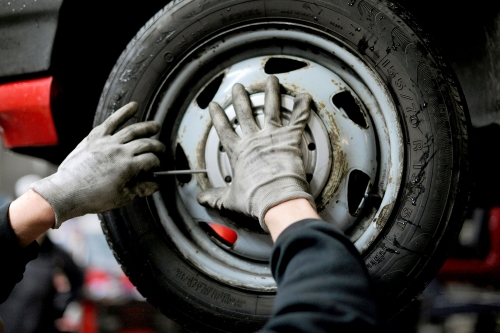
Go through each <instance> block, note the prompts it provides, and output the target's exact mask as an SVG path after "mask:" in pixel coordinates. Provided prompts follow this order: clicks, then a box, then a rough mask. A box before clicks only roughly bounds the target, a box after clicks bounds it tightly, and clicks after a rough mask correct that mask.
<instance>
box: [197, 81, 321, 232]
mask: <svg viewBox="0 0 500 333" xmlns="http://www.w3.org/2000/svg"><path fill="white" fill-rule="evenodd" d="M232 94H233V105H234V109H235V111H236V117H237V118H238V121H239V123H240V126H241V130H242V133H243V137H242V138H240V137H239V136H238V135H237V134H236V133H235V132H234V130H233V128H232V127H231V125H230V123H229V120H228V118H227V116H226V114H225V112H224V110H222V108H221V107H220V105H219V104H217V103H215V102H212V103H210V105H209V111H210V116H211V117H212V122H213V125H214V127H215V129H216V131H217V134H218V135H219V138H220V140H221V144H222V146H223V147H224V149H225V151H226V153H227V155H228V157H229V161H230V163H231V167H232V168H233V180H232V183H231V185H229V186H226V187H219V188H212V189H208V190H205V191H203V192H201V193H200V194H199V195H198V197H197V200H198V202H199V203H200V204H202V205H206V206H210V207H213V208H218V209H221V208H226V209H230V210H234V211H236V212H239V213H243V214H246V215H249V216H252V217H254V218H256V219H258V220H259V222H260V225H261V227H262V228H263V229H264V230H265V231H268V229H267V227H266V225H265V223H264V216H265V214H266V212H267V211H268V210H269V209H271V208H272V207H274V206H275V205H277V204H280V203H282V202H285V201H288V200H291V199H298V198H305V199H307V200H309V202H310V203H311V205H312V206H313V207H316V206H315V204H314V198H313V197H312V196H311V194H310V193H309V184H308V182H307V180H306V174H305V170H304V164H303V162H302V152H301V150H300V148H299V146H300V141H301V137H302V133H303V131H304V128H305V126H306V123H307V120H308V118H309V114H310V112H311V109H310V103H311V96H309V95H308V94H300V95H298V96H297V97H296V98H295V102H294V107H293V113H292V117H291V119H290V123H289V124H288V125H287V126H283V125H282V123H281V117H280V113H281V110H280V106H281V95H280V87H279V81H278V78H277V77H275V76H270V77H268V79H267V82H266V95H265V105H264V117H265V121H264V126H263V127H264V128H262V129H260V128H259V127H258V125H257V123H256V122H255V118H254V116H253V112H252V107H251V105H250V99H249V97H248V94H247V92H246V91H245V88H244V87H243V86H242V85H241V84H235V85H234V86H233V91H232Z"/></svg>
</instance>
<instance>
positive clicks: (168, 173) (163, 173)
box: [153, 170, 207, 177]
mask: <svg viewBox="0 0 500 333" xmlns="http://www.w3.org/2000/svg"><path fill="white" fill-rule="evenodd" d="M193 173H207V170H169V171H157V172H153V175H154V176H155V177H156V176H171V175H172V176H175V175H190V174H193Z"/></svg>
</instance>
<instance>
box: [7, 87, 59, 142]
mask: <svg viewBox="0 0 500 333" xmlns="http://www.w3.org/2000/svg"><path fill="white" fill-rule="evenodd" d="M52 84H53V79H52V77H45V78H39V79H32V80H25V81H18V82H13V83H4V84H0V101H2V102H1V103H0V134H1V135H2V139H3V144H4V146H5V147H6V148H17V147H28V146H47V145H55V144H57V143H58V139H57V132H56V128H55V125H54V120H53V118H52V110H51V107H50V105H51V103H50V102H51V91H52Z"/></svg>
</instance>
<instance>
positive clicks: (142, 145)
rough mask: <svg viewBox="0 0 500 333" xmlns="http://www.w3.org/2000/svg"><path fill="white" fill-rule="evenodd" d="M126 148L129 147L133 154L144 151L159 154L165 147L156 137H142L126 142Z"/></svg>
mask: <svg viewBox="0 0 500 333" xmlns="http://www.w3.org/2000/svg"><path fill="white" fill-rule="evenodd" d="M127 149H129V151H131V152H132V154H133V155H140V154H144V153H155V154H160V153H163V152H165V150H166V147H165V145H164V144H163V143H162V142H160V141H158V140H156V139H151V138H142V139H136V140H134V141H131V142H129V143H127Z"/></svg>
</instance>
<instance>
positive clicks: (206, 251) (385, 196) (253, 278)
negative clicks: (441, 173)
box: [150, 25, 404, 292]
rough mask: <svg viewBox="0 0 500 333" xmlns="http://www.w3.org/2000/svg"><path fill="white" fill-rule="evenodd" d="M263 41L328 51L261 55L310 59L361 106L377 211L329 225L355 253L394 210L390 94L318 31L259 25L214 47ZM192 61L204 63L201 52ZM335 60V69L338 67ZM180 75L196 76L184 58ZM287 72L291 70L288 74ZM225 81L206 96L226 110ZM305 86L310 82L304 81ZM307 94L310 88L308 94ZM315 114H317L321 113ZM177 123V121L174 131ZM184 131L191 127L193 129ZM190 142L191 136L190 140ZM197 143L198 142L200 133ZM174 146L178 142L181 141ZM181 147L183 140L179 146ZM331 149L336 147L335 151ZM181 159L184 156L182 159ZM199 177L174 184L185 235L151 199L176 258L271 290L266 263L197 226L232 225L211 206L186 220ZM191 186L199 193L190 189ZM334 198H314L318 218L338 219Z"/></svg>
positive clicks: (394, 126)
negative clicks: (314, 56)
mask: <svg viewBox="0 0 500 333" xmlns="http://www.w3.org/2000/svg"><path fill="white" fill-rule="evenodd" d="M287 27H290V25H287ZM296 27H297V26H296V25H295V26H293V28H296ZM271 36H272V37H271ZM217 38H219V39H220V38H221V36H216V37H214V38H213V39H212V41H214V40H217ZM269 38H278V39H280V40H285V41H289V42H294V41H304V40H307V42H308V43H310V44H311V45H315V46H316V47H321V48H323V49H327V50H328V51H329V52H330V53H331V54H333V55H334V56H333V57H335V61H332V63H331V64H319V63H316V62H315V61H313V60H310V59H306V58H303V57H297V56H294V55H283V54H278V55H268V57H285V58H289V59H294V60H298V61H304V62H307V63H309V64H312V67H316V68H322V70H326V71H330V72H331V73H333V74H334V75H335V76H336V77H338V78H339V82H340V83H341V84H344V85H346V86H348V87H349V89H350V92H351V93H352V94H353V95H354V96H355V97H356V99H357V100H358V101H359V102H360V104H361V105H362V107H363V108H364V111H365V112H366V114H367V115H368V128H370V130H371V131H372V134H371V136H372V137H374V138H375V140H376V143H375V144H372V145H371V146H369V147H370V149H371V150H372V151H375V154H376V158H377V159H378V160H379V163H378V164H377V167H376V171H375V173H376V175H375V176H373V177H374V181H376V182H377V184H373V185H374V186H375V187H376V188H377V189H378V191H379V194H382V195H381V203H380V206H379V209H377V210H376V211H375V212H371V213H370V214H367V215H366V216H365V217H363V218H359V217H356V218H355V219H354V221H355V223H356V225H354V226H353V225H352V223H347V224H345V223H344V224H342V223H336V225H337V226H338V227H340V228H341V229H342V230H343V231H347V235H348V237H350V239H351V240H352V241H353V242H354V244H355V246H356V247H357V248H358V250H359V251H360V252H363V251H365V250H366V249H367V248H368V247H369V246H370V245H371V244H372V243H373V241H374V240H375V239H376V238H377V236H378V235H379V233H380V231H381V229H382V228H383V226H384V224H385V222H386V221H387V219H388V217H389V215H390V213H391V212H392V209H393V207H394V204H395V201H396V198H397V194H398V192H399V188H400V184H401V178H402V167H401V166H402V164H403V163H402V159H403V156H404V153H403V145H402V131H401V128H400V125H399V122H398V115H397V111H396V106H395V105H394V103H393V102H392V99H391V98H390V93H389V92H388V91H387V89H386V88H385V84H383V83H382V82H381V80H380V79H379V76H378V74H377V73H376V72H375V71H374V70H373V69H372V68H371V67H370V66H368V65H367V64H366V63H365V62H364V61H363V60H362V59H361V58H360V57H359V55H356V54H355V53H353V52H351V51H350V50H349V49H347V48H345V46H343V45H342V44H341V43H340V42H339V41H338V40H330V39H327V38H324V37H323V36H321V34H320V33H319V32H318V33H317V34H310V33H305V32H303V31H297V30H294V29H289V30H276V29H266V28H262V29H261V30H256V31H253V32H249V33H243V34H237V33H236V34H234V35H233V36H232V37H231V38H228V37H227V36H224V42H223V43H221V45H220V46H219V47H220V48H221V49H224V48H225V49H230V48H235V47H236V46H241V45H243V44H244V43H245V41H246V40H260V39H262V40H265V39H269ZM207 43H208V42H207ZM200 47H201V46H200ZM204 55H205V58H206V59H205V61H208V60H209V59H210V58H211V57H215V55H210V54H209V53H205V54H204ZM264 57H265V56H261V57H260V58H258V57H256V58H255V57H254V58H253V59H252V58H251V59H246V60H243V61H241V62H239V63H236V64H235V66H236V67H237V66H238V65H242V63H243V62H245V61H250V62H252V61H253V63H258V62H259V59H260V60H262V59H263V58H264ZM198 60H199V61H204V59H203V56H202V57H200V58H199V59H198ZM179 63H182V62H179ZM339 64H340V65H341V66H339ZM324 65H326V66H324ZM327 66H328V67H327ZM342 67H345V68H347V69H345V68H344V69H343V68H342ZM182 73H184V74H183V75H185V76H188V75H194V73H196V69H195V66H194V65H193V64H192V63H191V64H185V65H184V70H183V71H182ZM190 73H192V74H190ZM218 73H220V72H218ZM291 73H293V71H292V72H291ZM227 74H231V71H229V72H228V73H226V75H227ZM294 74H296V73H294ZM302 74H303V73H302ZM277 76H278V77H279V78H280V82H281V83H282V84H284V85H285V86H286V85H287V84H288V83H289V82H288V83H287V79H286V76H287V75H284V74H281V75H280V74H278V75H277ZM280 76H281V77H280ZM331 76H332V75H330V74H329V77H331ZM213 78H214V77H211V78H209V79H208V80H207V82H206V83H207V84H208V83H209V82H210V81H211V80H212V79H213ZM361 78H362V79H361ZM175 80H176V81H180V82H182V81H183V80H184V81H186V80H185V79H183V77H182V75H177V77H176V79H175ZM238 80H240V81H238V82H241V81H245V80H246V79H245V77H239V78H238ZM233 83H236V82H226V83H225V84H222V85H221V88H219V91H218V93H217V94H216V95H215V96H214V100H215V101H217V102H219V103H220V104H221V105H222V106H223V108H225V109H226V110H228V109H230V108H231V105H230V93H229V94H228V92H227V89H226V88H228V87H230V86H232V84H233ZM241 83H243V84H244V85H245V86H246V87H247V85H246V84H245V83H246V82H241ZM179 86H182V84H179ZM305 86H310V85H307V84H306V85H305ZM301 89H302V90H303V92H306V91H305V89H304V88H303V87H300V86H299V89H296V90H295V91H293V92H290V93H291V94H293V93H298V92H301ZM249 90H251V92H252V93H253V94H252V95H251V96H253V97H254V98H255V96H257V95H258V94H259V93H261V92H259V89H257V88H255V89H254V91H252V89H249ZM261 90H262V89H261ZM229 91H230V90H229ZM307 92H309V93H311V92H310V91H307ZM176 93H177V92H176V91H175V89H174V90H169V91H167V92H166V94H165V95H164V96H163V98H162V99H161V103H159V106H158V108H157V109H156V110H151V111H150V112H151V113H152V114H154V120H157V121H159V122H161V123H163V121H164V119H165V113H166V112H167V111H168V110H169V100H171V98H173V96H175V94H176ZM312 95H313V99H314V98H315V96H314V93H312ZM228 96H229V97H228ZM282 98H283V100H288V101H289V99H290V98H291V97H290V96H288V95H287V94H284V95H283V96H282ZM314 101H315V103H316V104H318V102H317V98H316V99H314ZM329 107H331V106H329ZM316 109H317V111H318V113H320V117H321V109H324V108H322V107H321V106H318V105H316ZM229 112H230V110H229ZM204 114H205V117H203V118H202V119H201V120H200V124H201V125H200V128H201V127H203V126H205V127H206V123H207V121H208V122H209V120H207V118H206V116H207V115H208V112H204ZM257 114H258V112H257ZM186 115H189V110H188V111H187V113H184V115H183V117H186ZM208 118H209V116H208ZM230 118H231V114H230ZM322 119H323V120H324V119H325V115H324V114H323V118H322ZM181 123H182V121H181ZM334 123H336V122H334ZM181 126H182V125H180V126H179V129H180V127H181ZM190 129H192V130H195V129H196V126H194V127H193V128H190ZM329 130H331V129H329ZM327 131H328V130H327ZM200 132H202V133H203V135H202V137H203V140H205V139H206V137H207V136H209V133H210V130H209V131H208V133H205V132H207V131H204V130H201V131H200ZM212 132H213V130H212ZM358 133H359V132H358ZM328 134H329V135H330V137H331V136H332V135H331V134H332V133H328ZM194 140H195V141H196V139H194ZM200 140H202V139H201V138H200ZM198 142H199V141H198ZM176 143H178V142H176ZM181 143H182V144H184V142H183V141H182V140H181ZM330 144H331V146H335V149H333V150H332V147H330V153H331V154H333V155H335V154H340V153H339V151H341V153H346V154H347V156H349V155H350V154H351V152H350V151H345V146H344V147H341V145H339V144H338V143H336V142H335V143H332V142H330ZM186 146H189V145H188V144H186ZM195 146H196V145H195ZM339 146H340V147H341V148H340V149H339ZM183 148H184V149H185V150H190V149H191V150H192V149H193V148H189V147H183ZM194 149H196V148H194ZM186 155H189V156H192V154H190V153H187V154H186ZM188 159H190V158H189V157H188ZM205 159H207V158H206V157H205ZM336 160H337V161H338V160H339V157H338V155H337V156H333V163H334V166H333V167H332V171H331V173H330V174H329V177H330V180H331V179H333V178H335V177H337V178H338V176H339V175H340V173H341V172H345V171H346V170H342V169H339V168H338V167H337V168H336V167H335V161H336ZM204 162H205V161H203V162H200V161H198V160H191V159H190V160H189V164H190V167H191V168H192V169H197V168H201V167H205V166H206V165H205V163H204ZM370 176H372V175H370ZM202 177H204V176H202V175H200V176H194V177H193V179H192V181H191V182H190V183H189V184H184V185H182V189H181V190H179V189H177V194H178V195H177V196H176V198H175V200H176V206H177V208H178V209H179V213H180V215H181V216H182V217H183V220H184V221H182V223H184V224H185V226H186V229H187V230H188V235H187V236H186V234H185V233H183V232H182V231H181V230H180V229H179V227H178V225H177V222H176V221H174V220H173V219H172V218H171V217H170V215H169V213H168V209H167V208H166V206H165V204H164V201H163V196H162V194H161V193H156V194H155V195H154V196H153V202H154V205H155V207H156V209H157V212H158V216H159V219H160V223H161V224H162V226H163V227H164V228H165V230H166V232H167V235H168V237H169V239H170V240H171V241H172V242H173V243H174V244H175V246H176V247H177V248H178V249H179V251H180V252H181V253H182V255H183V256H184V257H185V258H186V259H187V260H188V261H189V262H190V263H191V264H193V265H194V266H195V267H197V268H198V269H200V270H201V271H202V272H204V273H206V274H207V275H209V276H211V277H213V278H214V279H216V280H218V281H220V282H223V283H225V284H228V285H231V286H234V287H238V288H242V289H247V290H254V291H262V292H272V291H275V288H276V285H275V282H274V280H273V279H272V277H271V273H270V270H269V268H268V263H267V262H264V261H262V262H260V261H255V260H249V259H248V258H243V257H241V256H240V255H239V254H235V253H234V252H231V249H228V248H225V247H223V246H221V244H219V243H217V242H214V241H213V239H211V238H210V237H208V236H207V234H206V232H205V231H204V230H202V229H201V228H200V227H199V222H200V221H203V220H204V221H207V220H208V221H214V222H217V223H220V224H222V225H226V226H229V227H231V228H234V227H235V225H234V224H231V223H229V224H228V222H227V220H225V219H224V218H220V216H219V215H218V214H217V212H215V211H212V210H208V211H206V216H194V218H193V216H192V215H193V207H194V206H195V205H198V204H197V203H196V198H195V195H194V194H195V193H197V192H199V190H201V189H202V188H206V184H207V182H206V180H203V179H202ZM313 178H314V177H313ZM342 179H343V180H344V181H345V182H346V181H347V177H344V178H342ZM389 180H390V181H389ZM215 183H217V182H215ZM218 185H220V184H218ZM218 185H217V186H218ZM190 186H192V188H189V187H190ZM327 186H330V187H331V188H342V187H345V186H346V184H343V183H342V182H339V183H338V184H330V183H328V184H327ZM196 187H197V188H198V189H199V190H196ZM190 191H192V192H190ZM335 193H337V194H339V193H340V194H339V195H340V196H342V195H344V194H345V191H344V192H342V191H340V192H338V191H337V192H335ZM342 193H344V194H342ZM344 196H345V195H344ZM334 199H336V198H335V197H330V198H328V200H327V201H328V202H320V205H319V206H320V209H323V210H322V212H321V216H322V217H323V218H324V219H325V220H328V221H330V222H331V221H332V220H334V219H336V216H338V214H336V215H335V214H331V210H330V208H331V207H332V206H333V205H334V201H336V200H334ZM186 203H187V204H186ZM335 204H336V205H335V206H338V203H335ZM198 206H199V205H198ZM200 207H201V206H200ZM199 209H204V208H199ZM195 215H196V214H195ZM255 223H257V222H255ZM237 231H238V233H242V234H243V233H244V232H245V231H246V230H238V229H237ZM245 237H246V236H243V237H242V238H238V240H240V239H245ZM248 239H251V240H252V241H254V245H255V244H260V245H257V246H261V247H263V248H265V249H266V250H265V251H267V252H269V251H270V249H271V247H272V244H271V242H270V239H269V237H268V236H267V235H264V234H260V233H255V232H253V233H252V237H251V238H248Z"/></svg>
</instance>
